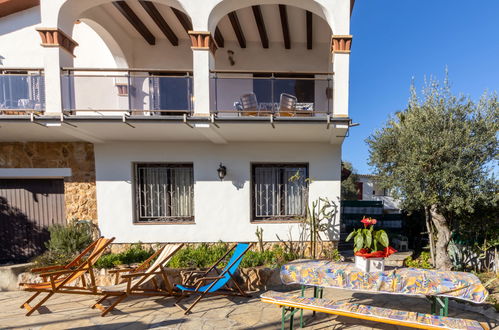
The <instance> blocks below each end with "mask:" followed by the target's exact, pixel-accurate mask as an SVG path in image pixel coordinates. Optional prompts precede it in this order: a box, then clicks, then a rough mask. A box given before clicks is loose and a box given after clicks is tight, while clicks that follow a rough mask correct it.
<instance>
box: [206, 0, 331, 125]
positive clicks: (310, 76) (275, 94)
mask: <svg viewBox="0 0 499 330" xmlns="http://www.w3.org/2000/svg"><path fill="white" fill-rule="evenodd" d="M291 3H293V5H290V4H286V3H285V2H283V3H269V4H260V5H252V6H249V7H244V8H236V9H234V8H231V9H230V10H231V11H229V12H227V13H226V14H225V15H222V14H221V13H220V12H219V11H217V8H215V10H214V12H213V13H212V19H217V17H221V18H220V19H219V20H218V21H217V22H213V21H211V22H210V24H209V25H210V26H211V27H212V29H213V31H211V32H212V35H213V37H214V38H213V39H214V41H215V43H216V45H217V46H218V49H217V51H216V53H215V59H214V65H213V69H212V71H211V86H212V88H213V89H214V92H213V95H214V99H215V100H214V102H213V103H214V106H212V112H215V113H216V114H217V115H218V116H220V117H222V116H237V117H241V116H248V117H261V116H275V117H316V116H324V117H325V116H327V115H328V114H331V113H332V106H333V102H332V97H333V90H332V89H333V72H332V71H333V69H332V68H333V66H332V61H331V37H332V30H331V28H330V26H329V24H328V23H327V21H326V20H325V19H324V17H325V14H326V13H322V12H321V8H320V7H319V6H313V5H314V4H315V2H313V1H311V2H310V3H306V4H304V5H302V6H298V5H299V4H300V3H296V2H291ZM307 6H309V7H307ZM316 7H317V8H316ZM319 14H320V15H319Z"/></svg>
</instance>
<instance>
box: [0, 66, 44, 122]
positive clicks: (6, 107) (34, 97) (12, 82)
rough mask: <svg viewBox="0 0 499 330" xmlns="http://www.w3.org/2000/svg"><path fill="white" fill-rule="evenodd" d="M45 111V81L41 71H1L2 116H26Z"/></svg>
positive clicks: (0, 105) (0, 110) (0, 104)
mask: <svg viewBox="0 0 499 330" xmlns="http://www.w3.org/2000/svg"><path fill="white" fill-rule="evenodd" d="M44 110H45V80H44V76H43V71H42V70H41V69H1V70H0V115H24V114H28V113H41V112H43V111H44Z"/></svg>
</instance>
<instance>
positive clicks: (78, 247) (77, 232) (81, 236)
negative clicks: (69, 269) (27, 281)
mask: <svg viewBox="0 0 499 330" xmlns="http://www.w3.org/2000/svg"><path fill="white" fill-rule="evenodd" d="M92 226H93V225H92V224H91V223H87V222H78V221H76V220H73V221H71V222H70V223H68V224H67V225H66V226H63V225H59V224H57V225H52V226H50V227H49V228H48V230H49V233H50V240H49V241H48V242H47V243H45V246H46V247H47V251H45V252H44V253H43V254H42V255H40V256H38V257H36V258H34V259H33V262H34V263H35V267H43V266H52V265H60V264H66V263H68V262H70V261H71V260H72V259H74V258H75V257H76V256H77V255H78V254H79V253H80V252H81V251H82V250H83V249H85V248H86V247H87V246H88V245H90V243H92V229H93V228H92Z"/></svg>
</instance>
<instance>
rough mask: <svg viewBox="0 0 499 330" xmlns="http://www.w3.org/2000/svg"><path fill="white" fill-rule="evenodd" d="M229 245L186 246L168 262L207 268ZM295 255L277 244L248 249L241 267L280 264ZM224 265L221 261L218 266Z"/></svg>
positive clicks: (183, 266) (176, 265) (185, 266)
mask: <svg viewBox="0 0 499 330" xmlns="http://www.w3.org/2000/svg"><path fill="white" fill-rule="evenodd" d="M228 250H229V245H228V244H227V243H223V242H219V243H217V244H214V245H211V246H210V245H208V244H200V245H198V246H197V247H191V246H189V247H186V248H184V249H182V250H180V251H178V252H177V253H176V254H175V255H174V256H173V258H172V260H171V261H170V262H169V263H168V267H171V268H208V267H210V266H212V265H213V264H214V263H215V262H217V261H218V260H219V259H220V258H221V257H222V256H223V255H224V254H225V253H227V251H228ZM296 258H297V255H295V254H292V253H286V252H285V251H284V249H283V248H282V247H280V246H279V245H277V244H276V245H274V247H273V248H272V249H271V250H267V251H263V252H261V251H248V252H246V254H245V255H244V257H243V260H242V261H241V267H243V268H245V267H257V266H271V267H275V266H280V265H282V264H284V263H286V262H288V261H290V260H295V259H296ZM225 265H226V262H222V263H221V264H220V265H219V268H222V267H224V266H225Z"/></svg>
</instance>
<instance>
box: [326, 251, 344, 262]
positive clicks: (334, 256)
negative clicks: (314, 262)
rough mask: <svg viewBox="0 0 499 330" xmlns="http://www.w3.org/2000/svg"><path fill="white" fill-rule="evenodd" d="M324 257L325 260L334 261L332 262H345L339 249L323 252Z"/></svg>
mask: <svg viewBox="0 0 499 330" xmlns="http://www.w3.org/2000/svg"><path fill="white" fill-rule="evenodd" d="M322 257H323V258H324V259H328V260H332V261H337V262H339V261H343V259H344V258H343V256H342V255H341V254H340V251H338V249H332V248H328V249H324V250H322Z"/></svg>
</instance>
